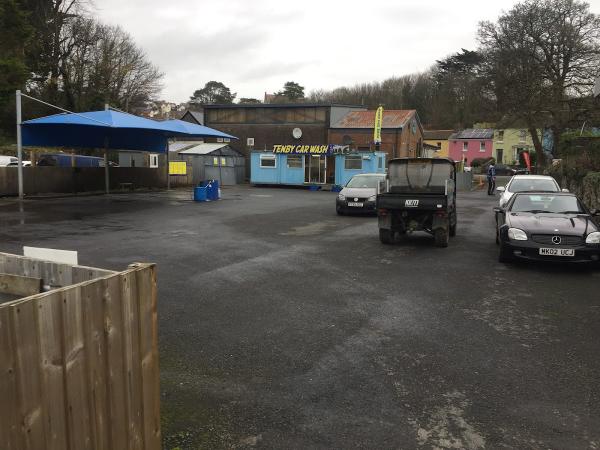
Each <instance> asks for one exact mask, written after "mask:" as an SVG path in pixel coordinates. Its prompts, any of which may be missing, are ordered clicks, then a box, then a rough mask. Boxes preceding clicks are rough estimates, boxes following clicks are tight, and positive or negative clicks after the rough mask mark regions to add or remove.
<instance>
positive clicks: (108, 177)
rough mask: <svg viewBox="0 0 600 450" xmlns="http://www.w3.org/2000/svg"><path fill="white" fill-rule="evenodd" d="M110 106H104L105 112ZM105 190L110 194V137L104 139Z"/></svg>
mask: <svg viewBox="0 0 600 450" xmlns="http://www.w3.org/2000/svg"><path fill="white" fill-rule="evenodd" d="M109 109H110V106H109V105H108V103H105V104H104V110H105V111H108V110H109ZM104 188H105V190H106V193H107V194H110V175H109V174H108V136H107V137H105V138H104Z"/></svg>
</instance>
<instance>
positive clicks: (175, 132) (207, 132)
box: [21, 110, 236, 153]
mask: <svg viewBox="0 0 600 450" xmlns="http://www.w3.org/2000/svg"><path fill="white" fill-rule="evenodd" d="M21 129H22V133H23V145H25V146H37V147H83V148H110V149H115V150H142V151H151V152H161V153H163V152H165V151H166V149H167V147H168V139H169V138H174V137H190V136H193V137H219V138H220V137H222V138H230V139H236V138H235V137H233V136H230V135H228V134H226V133H222V132H220V131H218V130H213V129H212V128H208V127H205V126H201V125H195V124H192V123H188V122H183V121H181V120H165V121H156V120H151V119H146V118H144V117H139V116H134V115H132V114H127V113H122V112H119V111H114V110H103V111H90V112H84V113H78V114H69V113H62V114H54V115H51V116H46V117H41V118H39V119H32V120H28V121H26V122H23V124H22V128H21Z"/></svg>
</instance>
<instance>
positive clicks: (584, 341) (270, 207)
mask: <svg viewBox="0 0 600 450" xmlns="http://www.w3.org/2000/svg"><path fill="white" fill-rule="evenodd" d="M335 195H336V194H335V193H331V192H309V191H306V190H299V189H281V188H254V187H249V186H237V187H235V188H225V189H223V199H222V200H221V201H218V202H211V203H194V202H193V201H192V200H191V193H190V192H189V191H179V190H177V191H171V192H156V193H137V194H121V195H112V196H105V197H103V196H98V197H72V198H59V199H44V200H35V201H26V202H25V203H24V204H23V206H22V207H20V206H19V205H18V204H17V203H16V202H12V201H3V200H0V251H4V252H12V253H17V254H19V253H21V252H22V246H23V245H32V246H40V247H50V248H61V249H68V250H77V251H78V252H79V260H80V263H81V264H85V265H89V266H94V267H101V268H107V269H123V268H124V267H125V266H126V265H127V264H129V263H131V262H133V261H143V262H155V263H157V265H158V285H159V345H160V355H161V393H162V399H161V401H162V404H161V408H162V417H163V437H164V443H165V448H168V449H171V448H175V447H180V448H182V449H188V448H211V449H213V448H252V447H256V448H324V449H325V448H327V449H329V448H355V447H362V448H467V449H478V448H484V447H485V448H532V449H533V448H535V449H537V448H553V449H570V448H591V449H597V448H600V358H599V355H600V326H599V323H600V288H599V286H600V271H599V270H597V269H596V270H592V269H589V268H587V267H584V266H575V267H571V266H564V265H548V264H545V265H539V264H514V265H503V264H500V263H498V262H497V247H496V245H495V243H494V223H493V214H492V207H493V206H495V205H496V202H497V197H488V196H487V195H485V192H483V191H474V192H468V193H460V194H459V196H458V200H457V202H458V232H457V236H456V237H455V238H453V239H452V240H451V241H450V246H449V247H448V248H446V249H442V248H436V247H435V246H434V245H433V241H432V239H431V237H429V236H427V235H425V234H416V235H413V236H410V237H409V238H408V239H406V240H405V241H404V242H402V243H398V244H396V245H391V246H383V245H382V244H380V243H379V239H378V232H377V222H376V219H375V218H374V217H351V216H337V215H336V212H335Z"/></svg>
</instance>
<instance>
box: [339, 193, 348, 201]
mask: <svg viewBox="0 0 600 450" xmlns="http://www.w3.org/2000/svg"><path fill="white" fill-rule="evenodd" d="M338 199H340V200H346V196H345V195H344V194H338Z"/></svg>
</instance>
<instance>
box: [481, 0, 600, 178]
mask: <svg viewBox="0 0 600 450" xmlns="http://www.w3.org/2000/svg"><path fill="white" fill-rule="evenodd" d="M479 41H480V43H481V52H482V54H483V55H484V57H485V61H486V69H487V70H486V73H487V78H488V81H489V82H490V83H491V84H492V85H493V86H494V91H495V92H496V95H497V102H498V105H499V109H500V110H501V111H502V112H503V113H505V114H506V115H507V116H508V118H509V119H510V118H513V119H515V120H519V119H522V120H524V121H525V122H526V123H527V127H528V129H529V131H530V133H531V136H532V138H533V141H534V145H535V148H536V152H537V154H538V158H537V161H538V166H540V167H541V165H542V164H543V163H544V161H543V159H544V158H543V152H542V145H541V142H539V138H538V133H537V129H538V128H540V127H543V126H548V127H550V128H551V129H552V130H553V134H554V142H555V145H558V142H559V140H560V135H561V134H562V130H563V129H564V128H565V127H566V126H567V124H568V123H569V121H570V120H572V119H573V118H574V117H576V116H577V115H578V114H579V113H580V112H581V111H577V109H578V106H577V105H581V101H580V99H581V97H582V96H589V95H591V90H592V87H593V80H594V75H597V74H598V72H599V70H600V17H598V16H597V15H595V14H593V13H591V12H590V11H589V5H588V4H587V3H585V2H581V1H578V0H527V1H525V2H523V3H519V4H517V5H515V6H514V7H513V8H512V9H511V10H510V11H508V12H507V13H505V14H503V15H501V16H500V17H499V19H498V21H497V22H496V23H492V22H482V23H481V24H480V28H479Z"/></svg>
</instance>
